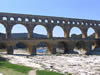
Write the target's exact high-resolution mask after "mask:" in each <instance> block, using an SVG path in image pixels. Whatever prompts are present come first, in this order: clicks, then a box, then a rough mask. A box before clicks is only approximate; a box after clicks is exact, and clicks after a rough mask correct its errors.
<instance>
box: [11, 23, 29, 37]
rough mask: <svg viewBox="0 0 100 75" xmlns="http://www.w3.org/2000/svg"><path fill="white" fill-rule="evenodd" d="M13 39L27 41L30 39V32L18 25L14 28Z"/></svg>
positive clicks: (12, 31)
mask: <svg viewBox="0 0 100 75" xmlns="http://www.w3.org/2000/svg"><path fill="white" fill-rule="evenodd" d="M11 38H16V39H26V38H28V30H27V28H26V27H25V26H24V25H22V24H16V25H14V26H13V27H12V30H11Z"/></svg>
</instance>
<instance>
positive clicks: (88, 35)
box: [87, 27, 98, 38]
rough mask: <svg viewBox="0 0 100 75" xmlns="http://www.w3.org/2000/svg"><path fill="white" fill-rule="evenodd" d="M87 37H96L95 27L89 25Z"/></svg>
mask: <svg viewBox="0 0 100 75" xmlns="http://www.w3.org/2000/svg"><path fill="white" fill-rule="evenodd" d="M87 37H88V38H97V37H98V34H97V33H96V31H95V29H93V28H92V27H89V28H88V30H87Z"/></svg>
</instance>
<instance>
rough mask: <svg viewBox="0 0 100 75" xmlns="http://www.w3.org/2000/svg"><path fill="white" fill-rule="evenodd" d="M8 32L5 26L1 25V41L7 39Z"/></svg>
mask: <svg viewBox="0 0 100 75" xmlns="http://www.w3.org/2000/svg"><path fill="white" fill-rule="evenodd" d="M6 34H7V30H6V27H5V25H4V24H2V23H0V39H5V38H6Z"/></svg>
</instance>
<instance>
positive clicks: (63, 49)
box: [56, 41, 70, 54]
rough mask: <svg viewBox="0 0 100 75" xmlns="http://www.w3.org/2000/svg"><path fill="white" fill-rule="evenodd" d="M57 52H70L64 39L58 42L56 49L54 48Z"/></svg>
mask: <svg viewBox="0 0 100 75" xmlns="http://www.w3.org/2000/svg"><path fill="white" fill-rule="evenodd" d="M56 51H57V53H61V54H62V53H63V54H66V53H70V51H69V48H68V44H67V43H66V42H64V41H62V42H58V46H57V49H56Z"/></svg>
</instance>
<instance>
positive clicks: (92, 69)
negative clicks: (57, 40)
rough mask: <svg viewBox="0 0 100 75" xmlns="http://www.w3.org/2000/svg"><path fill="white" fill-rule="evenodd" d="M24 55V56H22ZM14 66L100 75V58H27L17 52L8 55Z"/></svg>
mask: <svg viewBox="0 0 100 75" xmlns="http://www.w3.org/2000/svg"><path fill="white" fill-rule="evenodd" d="M21 53H23V55H22V54H21ZM1 55H3V56H4V57H6V58H8V59H9V61H10V62H11V63H13V64H21V65H25V66H30V67H33V68H36V69H41V70H43V69H46V70H52V71H57V72H60V73H66V72H69V73H71V74H72V75H100V56H96V55H93V56H91V55H90V56H86V55H77V54H65V55H60V56H56V55H43V56H38V55H37V56H26V55H27V53H26V52H25V51H23V50H15V55H6V54H5V53H1Z"/></svg>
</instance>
